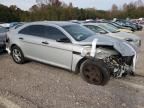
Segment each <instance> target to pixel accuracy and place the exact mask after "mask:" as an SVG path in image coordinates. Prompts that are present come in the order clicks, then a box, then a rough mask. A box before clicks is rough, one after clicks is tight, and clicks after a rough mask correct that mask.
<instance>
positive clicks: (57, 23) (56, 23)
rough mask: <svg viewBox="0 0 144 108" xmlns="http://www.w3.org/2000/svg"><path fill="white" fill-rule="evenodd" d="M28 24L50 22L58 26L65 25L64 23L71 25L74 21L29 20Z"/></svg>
mask: <svg viewBox="0 0 144 108" xmlns="http://www.w3.org/2000/svg"><path fill="white" fill-rule="evenodd" d="M28 24H45V25H46V24H48V25H49V24H52V25H58V26H66V25H72V24H75V23H72V22H68V21H36V22H30V23H28Z"/></svg>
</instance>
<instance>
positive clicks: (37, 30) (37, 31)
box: [19, 25, 45, 37]
mask: <svg viewBox="0 0 144 108" xmlns="http://www.w3.org/2000/svg"><path fill="white" fill-rule="evenodd" d="M19 33H20V34H25V35H33V36H40V37H44V36H45V26H43V25H30V26H28V27H25V28H24V29H22V30H20V31H19Z"/></svg>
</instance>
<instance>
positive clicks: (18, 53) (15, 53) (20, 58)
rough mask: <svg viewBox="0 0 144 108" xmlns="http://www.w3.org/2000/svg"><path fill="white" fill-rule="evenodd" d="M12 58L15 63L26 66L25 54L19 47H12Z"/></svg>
mask: <svg viewBox="0 0 144 108" xmlns="http://www.w3.org/2000/svg"><path fill="white" fill-rule="evenodd" d="M11 56H12V58H13V60H14V62H15V63H17V64H24V63H25V57H24V54H23V52H22V50H21V49H20V48H19V47H17V46H13V47H12V49H11Z"/></svg>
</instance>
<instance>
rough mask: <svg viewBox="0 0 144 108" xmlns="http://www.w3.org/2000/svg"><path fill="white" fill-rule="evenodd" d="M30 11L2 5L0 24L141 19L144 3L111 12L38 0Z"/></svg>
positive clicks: (112, 9)
mask: <svg viewBox="0 0 144 108" xmlns="http://www.w3.org/2000/svg"><path fill="white" fill-rule="evenodd" d="M36 2H37V4H36V5H33V6H32V7H31V8H30V9H29V11H23V10H21V9H19V8H18V7H16V6H14V5H12V6H10V7H7V6H4V5H0V22H17V21H37V20H85V19H112V18H121V19H125V18H140V17H144V3H143V1H142V0H138V1H136V2H131V3H129V4H124V5H123V6H117V5H115V4H113V6H112V8H111V10H107V11H104V10H97V9H96V8H87V9H83V8H78V7H74V6H73V4H72V3H69V4H65V3H64V2H61V1H60V0H36Z"/></svg>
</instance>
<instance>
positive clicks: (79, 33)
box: [63, 24, 95, 41]
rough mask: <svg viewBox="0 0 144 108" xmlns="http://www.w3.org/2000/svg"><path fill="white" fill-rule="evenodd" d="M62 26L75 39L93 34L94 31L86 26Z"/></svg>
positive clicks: (81, 38) (85, 37)
mask: <svg viewBox="0 0 144 108" xmlns="http://www.w3.org/2000/svg"><path fill="white" fill-rule="evenodd" d="M63 28H64V29H65V30H66V31H67V32H68V33H69V34H70V35H71V36H72V37H73V38H74V39H75V40H77V41H82V40H85V39H87V38H88V37H90V36H93V35H95V33H94V32H93V31H91V30H89V29H88V28H86V27H84V26H80V25H76V24H73V25H66V26H63Z"/></svg>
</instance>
